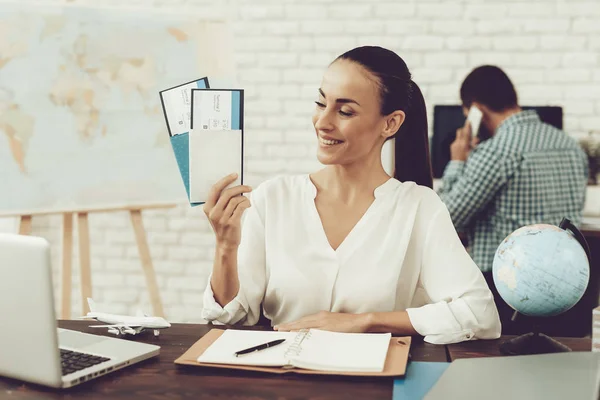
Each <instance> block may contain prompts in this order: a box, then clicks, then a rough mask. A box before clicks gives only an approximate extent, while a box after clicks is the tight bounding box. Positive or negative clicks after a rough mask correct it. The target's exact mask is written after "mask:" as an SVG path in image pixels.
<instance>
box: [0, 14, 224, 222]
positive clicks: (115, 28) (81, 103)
mask: <svg viewBox="0 0 600 400" xmlns="http://www.w3.org/2000/svg"><path fill="white" fill-rule="evenodd" d="M231 38H232V36H231V32H230V29H229V26H228V24H227V23H226V22H219V21H214V20H211V21H208V20H203V19H202V16H201V15H200V16H198V15H195V16H194V15H192V14H190V13H187V12H186V13H180V14H176V13H169V12H160V13H159V12H147V11H140V10H127V9H118V10H117V9H109V8H95V7H76V6H42V5H36V6H35V7H33V6H31V5H29V6H27V5H21V4H19V3H17V2H14V3H6V2H3V3H1V4H0V76H1V77H2V78H1V79H0V171H2V179H0V193H2V196H0V216H7V215H27V214H36V213H38V212H63V211H64V212H69V211H70V212H72V211H77V210H89V209H93V208H102V207H108V208H116V207H120V206H124V207H127V206H131V205H135V206H140V207H143V206H144V205H146V204H156V203H177V202H185V201H186V200H187V198H186V197H187V196H186V193H185V190H184V189H183V187H182V185H181V178H180V177H179V172H178V169H177V165H176V163H175V160H174V158H173V154H172V149H171V145H170V143H169V139H168V135H166V134H165V128H164V121H163V115H162V109H161V105H160V102H159V101H158V99H157V96H156V93H157V92H158V91H159V90H161V89H163V88H165V87H170V86H173V85H175V84H178V83H180V82H181V81H183V80H186V79H189V80H191V79H194V78H197V77H198V76H207V75H211V76H221V77H224V76H231V74H232V70H231V69H232V68H233V67H232V65H233V62H232V44H231V40H232V39H231Z"/></svg>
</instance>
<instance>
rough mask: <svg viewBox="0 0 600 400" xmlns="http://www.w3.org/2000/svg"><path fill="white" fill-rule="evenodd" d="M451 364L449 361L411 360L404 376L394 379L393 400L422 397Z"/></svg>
mask: <svg viewBox="0 0 600 400" xmlns="http://www.w3.org/2000/svg"><path fill="white" fill-rule="evenodd" d="M449 366H450V363H447V362H420V361H411V362H410V363H409V364H408V368H407V369H406V375H405V376H404V378H402V379H395V380H394V394H393V400H417V399H422V398H423V397H425V395H426V394H427V392H429V390H430V389H431V388H432V387H433V385H435V383H436V382H437V381H438V379H440V377H441V376H442V374H443V373H444V371H445V370H446V368H448V367H449Z"/></svg>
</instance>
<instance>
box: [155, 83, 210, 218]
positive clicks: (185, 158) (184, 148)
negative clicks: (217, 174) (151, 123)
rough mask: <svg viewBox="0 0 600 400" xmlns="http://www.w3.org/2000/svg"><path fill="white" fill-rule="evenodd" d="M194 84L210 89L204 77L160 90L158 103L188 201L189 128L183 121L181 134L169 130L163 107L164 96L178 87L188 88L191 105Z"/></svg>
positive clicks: (165, 110)
mask: <svg viewBox="0 0 600 400" xmlns="http://www.w3.org/2000/svg"><path fill="white" fill-rule="evenodd" d="M194 83H195V84H196V88H197V89H205V88H209V87H210V85H209V82H208V78H207V77H204V78H200V79H198V80H194V81H190V82H186V83H183V84H181V85H177V86H173V87H171V88H168V89H165V90H161V91H160V92H159V95H160V103H161V106H162V109H163V115H164V116H165V122H166V124H167V131H168V132H169V139H170V142H171V147H172V148H173V153H174V154H175V159H176V160H177V166H178V167H179V173H180V175H181V179H182V180H183V185H184V186H185V191H186V193H187V197H188V200H189V199H190V172H189V169H190V158H189V157H190V137H189V128H190V127H187V126H185V122H184V121H180V122H182V125H184V129H183V131H182V132H174V131H173V130H172V129H171V124H170V123H169V118H168V116H167V107H166V106H165V96H166V93H167V92H170V91H172V90H174V89H177V88H180V87H184V86H187V87H190V88H189V89H186V90H185V92H189V93H187V94H188V96H189V99H190V104H191V98H192V93H191V86H193V84H194ZM185 92H182V95H185ZM189 113H190V115H191V109H190V110H189ZM190 123H191V116H190ZM201 204H203V203H192V202H190V205H191V206H192V207H195V206H199V205H201Z"/></svg>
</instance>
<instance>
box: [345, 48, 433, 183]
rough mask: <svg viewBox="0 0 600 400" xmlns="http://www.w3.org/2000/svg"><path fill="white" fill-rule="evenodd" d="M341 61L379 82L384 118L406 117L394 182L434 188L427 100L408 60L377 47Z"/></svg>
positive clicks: (397, 146)
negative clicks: (399, 114) (397, 114)
mask: <svg viewBox="0 0 600 400" xmlns="http://www.w3.org/2000/svg"><path fill="white" fill-rule="evenodd" d="M338 59H346V60H351V61H354V62H356V63H358V64H360V65H362V66H363V67H365V68H366V69H367V70H368V71H370V72H371V73H372V74H374V75H375V76H376V77H377V78H378V79H379V82H378V87H379V93H380V95H381V115H389V114H390V113H392V112H394V111H396V110H401V111H404V114H405V115H406V117H405V120H404V123H403V124H402V126H401V127H400V129H398V132H396V133H395V134H394V135H393V136H392V137H391V138H395V139H396V143H395V146H394V147H395V148H394V155H395V161H394V164H395V168H394V178H396V179H398V180H399V181H401V182H405V181H413V182H416V183H417V184H419V185H423V186H427V187H429V188H433V177H432V173H431V162H430V160H429V135H428V132H427V110H426V109H425V99H423V94H422V93H421V89H419V87H418V86H417V84H416V83H415V82H413V80H412V79H411V73H410V71H409V70H408V67H407V66H406V63H405V62H404V60H403V59H402V58H400V56H398V55H397V54H396V53H394V52H393V51H391V50H387V49H384V48H382V47H377V46H362V47H357V48H355V49H352V50H349V51H347V52H345V53H344V54H342V55H341V56H339V57H338V58H336V60H338Z"/></svg>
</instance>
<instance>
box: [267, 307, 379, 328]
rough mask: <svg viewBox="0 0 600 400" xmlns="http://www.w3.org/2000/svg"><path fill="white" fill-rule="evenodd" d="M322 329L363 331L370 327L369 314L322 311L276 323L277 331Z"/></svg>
mask: <svg viewBox="0 0 600 400" xmlns="http://www.w3.org/2000/svg"><path fill="white" fill-rule="evenodd" d="M310 328H315V329H322V330H324V331H333V332H349V333H363V332H366V331H367V329H368V314H346V313H334V312H329V311H320V312H318V313H316V314H312V315H308V316H306V317H303V318H300V319H299V320H297V321H294V322H288V323H284V324H279V325H275V326H274V327H273V329H275V330H276V331H299V330H300V329H310Z"/></svg>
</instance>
